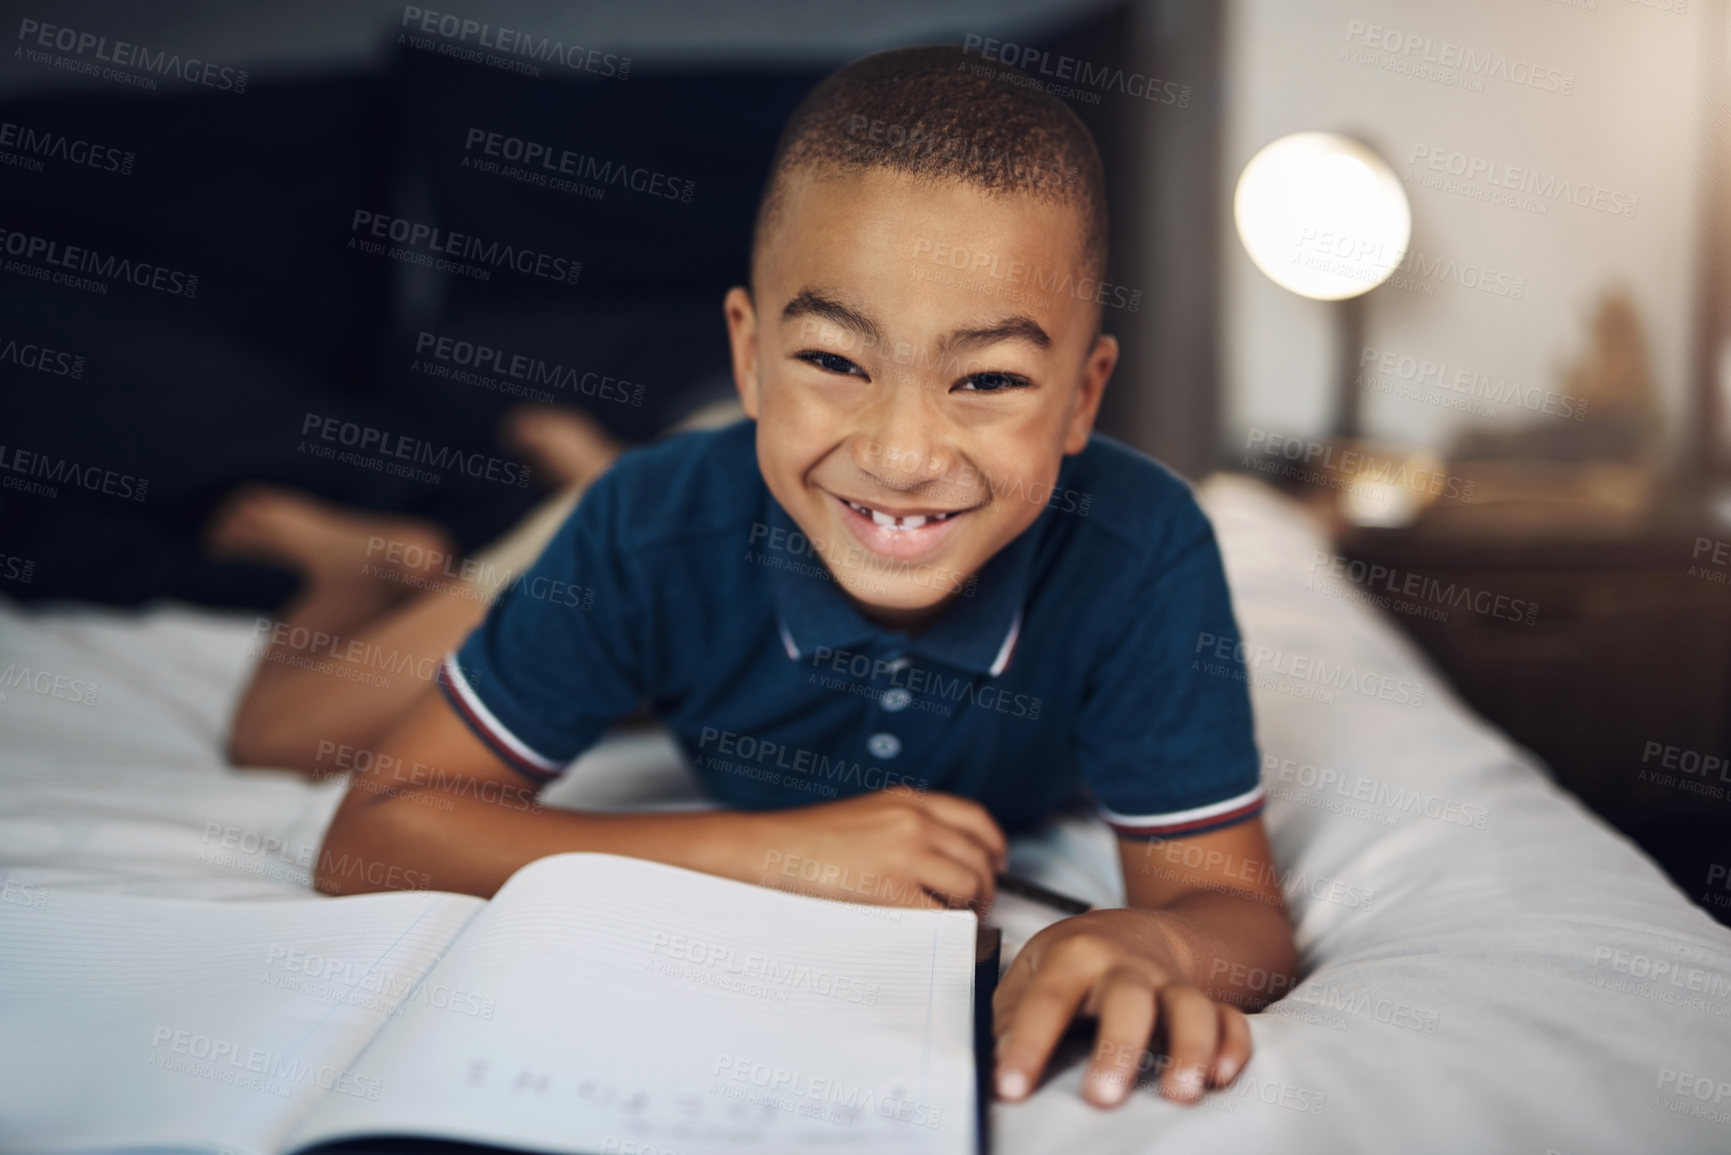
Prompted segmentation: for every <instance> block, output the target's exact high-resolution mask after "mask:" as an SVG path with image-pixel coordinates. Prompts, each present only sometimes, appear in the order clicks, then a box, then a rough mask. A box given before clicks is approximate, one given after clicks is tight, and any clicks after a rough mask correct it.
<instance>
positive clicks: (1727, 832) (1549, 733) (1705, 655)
mask: <svg viewBox="0 0 1731 1155" xmlns="http://www.w3.org/2000/svg"><path fill="white" fill-rule="evenodd" d="M1339 552H1340V553H1341V554H1342V555H1343V556H1345V557H1348V558H1351V559H1356V560H1361V561H1364V562H1367V563H1372V564H1376V565H1380V566H1383V567H1386V569H1387V570H1389V571H1392V572H1395V573H1398V574H1401V575H1407V574H1416V575H1420V576H1421V578H1423V579H1435V581H1436V583H1437V584H1436V585H1435V586H1427V585H1421V586H1419V587H1417V588H1420V589H1424V590H1428V591H1430V592H1429V596H1428V597H1425V596H1421V597H1413V598H1406V599H1403V600H1405V601H1407V602H1409V603H1411V604H1412V605H1414V606H1416V607H1420V608H1429V609H1442V610H1445V611H1446V617H1445V618H1444V619H1443V620H1437V615H1436V614H1434V613H1429V612H1421V611H1420V609H1408V610H1407V612H1397V613H1393V614H1391V616H1392V617H1393V618H1394V619H1395V620H1396V621H1397V622H1399V623H1400V624H1401V625H1402V626H1403V627H1404V628H1405V629H1406V630H1407V632H1408V633H1409V634H1410V635H1411V636H1412V637H1413V638H1414V639H1415V640H1416V641H1417V642H1418V644H1419V645H1420V646H1421V647H1422V648H1423V649H1424V650H1425V651H1427V652H1428V653H1429V655H1430V656H1431V657H1432V658H1433V659H1434V660H1435V662H1436V663H1437V665H1438V666H1440V667H1441V669H1442V671H1443V672H1444V673H1445V674H1446V675H1447V676H1448V678H1449V680H1450V681H1451V682H1452V683H1453V684H1454V686H1455V687H1456V688H1457V689H1458V691H1459V692H1460V694H1461V695H1462V696H1463V697H1464V698H1465V699H1466V700H1467V701H1468V702H1469V703H1471V704H1472V706H1473V707H1474V708H1475V709H1477V710H1478V711H1479V712H1480V713H1482V714H1483V715H1484V716H1485V717H1487V718H1489V719H1490V720H1491V721H1492V722H1493V723H1495V724H1496V725H1498V726H1500V727H1501V728H1502V729H1503V730H1505V731H1506V732H1507V733H1508V734H1509V735H1510V736H1512V737H1513V738H1514V739H1515V740H1516V741H1517V742H1519V743H1520V744H1521V745H1523V746H1525V747H1527V748H1528V749H1530V750H1532V751H1533V752H1534V753H1536V754H1537V755H1538V756H1539V757H1540V758H1542V759H1544V761H1545V762H1546V763H1547V764H1548V765H1549V766H1550V768H1551V770H1552V772H1553V774H1554V775H1555V777H1556V779H1557V781H1558V782H1559V783H1560V784H1561V785H1563V786H1564V787H1566V788H1567V789H1568V790H1570V791H1572V792H1573V793H1575V794H1576V795H1578V796H1579V797H1580V798H1581V800H1582V801H1583V802H1585V803H1586V804H1587V805H1588V806H1590V807H1591V808H1592V809H1593V810H1595V811H1597V812H1598V813H1599V814H1601V815H1602V816H1604V817H1605V818H1606V819H1608V820H1609V821H1610V822H1611V823H1612V824H1613V825H1615V826H1617V827H1618V828H1619V829H1621V830H1622V831H1623V832H1625V833H1626V834H1628V835H1630V836H1631V837H1632V838H1634V839H1635V840H1636V841H1637V842H1639V843H1640V844H1641V845H1642V846H1643V847H1644V848H1645V849H1646V850H1647V852H1648V853H1649V854H1651V855H1652V856H1653V857H1654V858H1655V859H1657V860H1658V861H1659V862H1660V864H1661V865H1662V866H1664V868H1665V869H1666V870H1667V871H1668V872H1669V873H1670V875H1671V877H1672V878H1673V879H1674V880H1675V881H1676V882H1677V884H1678V885H1679V886H1680V887H1681V888H1682V889H1683V890H1684V891H1686V892H1687V893H1689V894H1690V895H1691V896H1692V897H1693V898H1694V899H1695V901H1697V902H1698V903H1701V904H1702V905H1703V906H1705V907H1706V908H1707V909H1708V910H1710V911H1711V912H1712V913H1713V915H1714V916H1715V917H1716V918H1718V919H1719V920H1720V921H1722V922H1726V923H1731V888H1728V887H1727V886H1726V874H1727V868H1731V529H1715V528H1713V527H1712V526H1711V525H1710V524H1708V522H1707V521H1706V519H1705V518H1700V519H1695V518H1691V517H1687V516H1681V515H1679V516H1675V517H1672V518H1668V519H1665V524H1662V525H1654V526H1649V527H1646V528H1645V529H1644V530H1643V531H1641V532H1639V533H1638V534H1634V535H1628V536H1620V537H1616V536H1608V537H1604V538H1601V539H1598V540H1589V539H1585V538H1583V537H1579V536H1577V537H1574V538H1572V539H1564V538H1544V539H1528V540H1524V541H1520V540H1490V539H1487V538H1483V537H1481V538H1479V539H1477V540H1474V539H1472V538H1467V537H1463V536H1460V535H1458V534H1457V535H1454V536H1439V535H1434V534H1433V535H1426V534H1424V533H1422V532H1420V531H1417V530H1363V529H1351V528H1348V529H1344V530H1342V531H1341V533H1340V535H1339ZM1384 580H1385V581H1386V580H1387V579H1386V578H1385V579H1384ZM1399 580H1404V578H1402V579H1399ZM1461 587H1466V588H1469V589H1470V590H1471V591H1473V593H1472V595H1471V597H1470V598H1463V596H1462V595H1461V593H1460V589H1461ZM1451 588H1452V589H1453V591H1454V592H1453V593H1452V595H1446V596H1452V597H1453V598H1454V599H1455V604H1453V605H1450V604H1446V603H1445V602H1444V601H1443V600H1440V599H1443V598H1444V597H1445V595H1444V593H1443V591H1447V590H1450V589H1451ZM1480 591H1483V594H1484V595H1488V597H1486V596H1481V594H1480ZM1498 598H1501V599H1503V600H1502V601H1501V602H1498V601H1497V600H1496V599H1498ZM1515 602H1519V603H1522V605H1521V606H1520V612H1518V613H1511V612H1510V608H1511V604H1512V603H1515ZM1475 604H1476V608H1475ZM1530 605H1536V607H1537V611H1536V614H1532V615H1531V616H1532V621H1531V622H1530V623H1529V622H1528V621H1527V620H1526V619H1527V617H1528V616H1529V615H1528V612H1527V611H1528V607H1529V606H1530ZM1499 607H1500V610H1501V612H1500V613H1499V612H1498V611H1499ZM1715 866H1717V867H1718V868H1719V869H1718V870H1717V871H1715V870H1714V869H1713V868H1714V867H1715ZM1721 900H1723V901H1722V902H1721Z"/></svg>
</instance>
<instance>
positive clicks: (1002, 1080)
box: [998, 1071, 1028, 1099]
mask: <svg viewBox="0 0 1731 1155" xmlns="http://www.w3.org/2000/svg"><path fill="white" fill-rule="evenodd" d="M1027 1093H1028V1076H1026V1075H1024V1074H1022V1072H1020V1071H1000V1072H998V1095H999V1096H1000V1097H1001V1098H1005V1099H1020V1098H1021V1097H1022V1096H1024V1095H1026V1094H1027Z"/></svg>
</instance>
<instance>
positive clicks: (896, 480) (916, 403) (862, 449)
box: [853, 389, 950, 490]
mask: <svg viewBox="0 0 1731 1155" xmlns="http://www.w3.org/2000/svg"><path fill="white" fill-rule="evenodd" d="M888 392H889V393H891V394H892V396H890V397H886V398H885V399H884V400H882V401H881V402H879V404H877V405H875V406H873V407H872V410H871V411H870V412H869V413H868V414H867V415H866V418H867V419H866V421H865V422H864V423H863V424H862V427H861V429H860V432H859V434H858V435H857V436H856V437H855V438H854V441H853V461H854V464H855V465H856V466H858V467H859V469H860V470H861V471H862V472H864V473H866V474H869V475H870V476H871V477H872V478H873V479H874V480H876V481H877V482H878V483H880V484H881V485H883V486H884V487H886V488H888V489H898V490H906V489H913V488H916V487H918V486H921V485H925V484H927V483H929V482H933V481H937V480H939V479H940V478H942V477H944V475H945V474H947V473H948V472H949V468H950V453H949V451H948V449H947V448H946V446H947V437H946V435H945V432H944V428H943V418H942V416H941V415H939V414H937V413H935V412H933V411H932V407H931V406H930V405H928V404H927V403H926V401H925V399H924V398H923V397H922V396H920V393H921V391H920V390H917V389H894V390H889V391H888ZM894 394H900V395H901V396H893V395H894Z"/></svg>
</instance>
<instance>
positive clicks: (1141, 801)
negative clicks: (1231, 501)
mask: <svg viewBox="0 0 1731 1155" xmlns="http://www.w3.org/2000/svg"><path fill="white" fill-rule="evenodd" d="M755 434H756V426H755V424H754V423H752V422H750V421H742V422H740V423H738V424H736V425H732V426H730V427H728V428H725V429H720V430H714V431H709V432H701V433H692V434H687V435H684V436H680V437H675V438H672V439H669V440H667V441H664V442H661V443H659V444H656V445H654V446H650V447H647V448H644V449H639V450H636V451H633V452H630V453H627V454H625V455H624V456H623V457H622V458H620V459H619V461H618V462H617V463H616V464H615V465H614V466H613V467H612V468H611V469H609V470H608V471H607V472H606V473H605V474H603V475H602V476H601V477H600V478H599V479H598V480H597V481H596V482H595V483H594V484H593V485H592V486H591V487H590V489H589V490H588V491H587V492H586V493H585V494H584V496H583V499H582V501H581V502H580V503H579V504H578V507H577V509H576V511H575V512H574V513H573V514H572V515H571V517H570V518H569V519H568V520H567V521H566V522H565V524H564V525H563V526H562V527H561V528H560V529H559V531H558V533H557V534H556V535H555V536H554V537H553V539H552V541H551V542H550V543H549V544H548V546H547V549H546V550H545V552H543V554H542V555H541V557H540V559H539V560H538V561H537V562H536V563H535V564H534V565H533V566H532V567H531V568H530V569H529V570H528V571H526V572H525V573H524V574H523V575H521V576H520V577H518V578H517V579H516V580H515V581H514V582H513V583H512V584H511V585H510V586H509V587H508V588H507V589H506V590H505V591H504V593H503V594H502V596H501V597H500V599H499V601H498V602H497V603H496V604H495V605H494V607H493V608H492V610H491V612H490V613H489V614H488V615H487V618H486V620H485V622H483V623H482V624H481V625H480V626H479V627H477V628H476V629H475V631H474V632H473V633H472V634H470V636H469V637H468V639H467V640H466V641H464V642H463V644H462V645H461V646H460V647H458V649H457V650H455V651H453V653H452V654H451V655H450V656H449V657H448V658H447V659H446V661H445V664H444V667H443V673H442V677H441V685H442V686H443V687H444V690H445V693H446V694H447V696H448V698H449V700H450V701H451V703H452V704H453V706H454V707H455V708H456V709H457V711H458V712H459V713H460V714H461V715H462V717H463V718H464V719H465V720H466V721H467V722H468V724H469V725H470V726H471V727H472V728H473V729H474V731H475V732H476V733H477V734H478V735H479V736H480V737H481V739H482V740H483V741H485V742H486V743H487V744H488V746H490V747H491V748H492V749H493V750H494V751H496V752H497V753H498V754H499V755H500V756H501V757H502V758H504V759H505V760H506V761H508V762H509V763H510V764H511V765H512V766H514V767H516V768H517V769H518V770H519V771H520V772H522V773H523V774H525V775H527V776H528V777H530V778H531V779H535V780H537V781H546V780H548V779H551V778H553V777H556V776H557V775H559V774H560V773H561V772H563V770H564V769H565V768H566V767H567V766H568V765H569V764H570V763H571V762H572V761H573V760H574V759H576V757H577V756H578V755H579V754H581V753H582V752H583V750H584V749H585V748H587V747H588V746H589V745H590V744H591V743H593V742H594V741H595V740H596V739H597V738H598V737H599V736H600V735H601V733H602V731H603V730H605V729H606V728H607V726H608V725H609V724H610V723H612V722H614V721H616V720H618V719H620V718H622V717H624V716H626V715H627V714H629V713H631V712H632V711H633V710H634V709H635V708H636V707H637V706H638V705H639V704H640V703H643V702H645V701H647V703H648V704H649V705H650V707H651V708H652V709H653V711H654V713H655V714H656V716H657V717H658V718H659V719H660V720H661V721H662V722H663V723H664V724H665V725H666V726H667V727H668V728H669V729H671V730H672V732H673V733H674V734H675V735H676V736H677V738H678V740H679V742H680V743H681V744H682V745H683V747H684V749H685V751H686V753H687V754H688V755H689V756H690V758H691V760H692V763H693V765H694V766H695V767H696V769H697V772H698V774H699V775H700V776H701V778H702V780H703V782H704V784H705V785H706V786H707V788H708V789H709V791H710V792H711V793H713V795H714V796H715V797H716V798H717V799H718V800H719V801H720V802H722V803H723V804H725V805H728V806H731V807H735V808H739V809H748V810H758V809H768V808H774V807H785V806H799V805H810V804H813V803H819V802H825V801H831V800H834V799H837V798H845V797H848V796H850V795H855V794H860V793H863V792H865V791H869V790H876V789H882V788H884V787H887V786H894V785H897V784H906V785H909V786H911V787H913V788H915V789H923V790H938V791H945V792H948V793H953V794H959V795H963V796H965V797H968V798H973V799H975V800H977V801H978V802H980V803H981V804H982V805H984V806H985V807H986V808H987V809H988V810H989V811H990V812H991V814H992V815H993V817H994V818H996V819H997V820H998V822H999V823H1000V824H1001V825H1002V826H1003V827H1004V828H1005V829H1006V830H1009V831H1018V830H1026V829H1028V828H1030V827H1033V826H1035V825H1037V824H1038V823H1040V822H1041V821H1042V820H1044V819H1046V818H1048V817H1050V816H1051V815H1053V814H1054V812H1056V811H1058V810H1060V809H1063V808H1066V807H1069V806H1071V805H1074V804H1076V803H1078V802H1080V801H1083V800H1086V801H1088V802H1091V803H1092V805H1094V806H1095V807H1097V808H1098V809H1099V811H1100V813H1101V814H1102V815H1103V816H1104V817H1105V819H1106V820H1107V821H1108V822H1110V823H1111V824H1112V826H1113V827H1114V828H1116V829H1117V830H1118V831H1119V833H1121V834H1124V835H1128V836H1131V837H1172V836H1175V835H1183V834H1196V833H1201V832H1203V831H1206V830H1212V829H1216V828H1219V827H1223V826H1228V825H1231V824H1233V823H1235V822H1241V821H1244V820H1246V819H1248V818H1251V817H1253V816H1254V815H1256V814H1257V813H1258V812H1259V811H1260V809H1261V806H1262V790H1261V785H1260V774H1259V767H1258V760H1257V754H1256V747H1255V740H1254V736H1253V734H1252V731H1251V714H1250V701H1249V696H1248V690H1247V687H1246V683H1245V681H1244V678H1243V670H1242V665H1241V664H1234V663H1232V662H1230V661H1225V662H1223V661H1222V660H1221V659H1220V658H1219V656H1218V655H1219V654H1221V653H1236V652H1238V648H1237V646H1236V645H1235V644H1232V643H1236V641H1237V639H1238V629H1237V626H1236V624H1235V623H1234V620H1233V615H1232V606H1231V601H1230V599H1229V597H1228V594H1227V589H1226V579H1225V574H1224V572H1223V570H1222V568H1221V562H1220V553H1219V549H1218V547H1217V546H1216V544H1215V540H1214V534H1213V530H1212V527H1211V526H1210V525H1209V523H1208V521H1207V519H1206V518H1205V517H1204V516H1203V514H1202V511H1201V510H1200V508H1198V506H1197V504H1196V501H1195V499H1194V497H1193V496H1192V495H1191V492H1190V489H1189V487H1188V486H1187V485H1185V483H1184V482H1183V481H1182V480H1180V479H1179V478H1178V477H1176V476H1174V475H1173V474H1172V473H1170V472H1169V471H1167V470H1166V469H1165V468H1164V467H1163V466H1161V465H1159V464H1158V463H1156V462H1155V461H1153V460H1152V459H1150V458H1148V457H1146V456H1144V455H1142V454H1140V453H1138V452H1136V451H1135V450H1132V449H1130V448H1128V447H1127V446H1124V445H1122V444H1120V443H1118V442H1115V441H1113V440H1111V439H1109V438H1106V437H1102V436H1098V435H1096V436H1094V437H1093V438H1091V439H1090V441H1089V443H1088V445H1087V447H1086V448H1085V449H1083V451H1082V452H1081V453H1079V454H1076V455H1074V456H1072V457H1068V458H1066V459H1065V461H1064V463H1063V467H1062V469H1061V472H1060V474H1059V478H1058V483H1057V486H1056V488H1054V490H1053V491H1052V492H1051V494H1050V495H1047V494H1045V493H1043V492H1042V493H1023V494H1020V495H1015V494H1012V495H1010V496H1009V499H1010V500H1036V501H1041V502H1042V504H1043V505H1044V508H1043V509H1042V510H1041V512H1040V515H1039V517H1038V518H1037V519H1036V520H1035V522H1034V524H1033V525H1031V526H1030V527H1029V528H1028V529H1027V530H1025V531H1024V532H1023V533H1022V534H1021V535H1020V536H1019V537H1017V538H1016V539H1015V540H1014V541H1013V542H1011V543H1010V544H1009V545H1008V546H1006V547H1005V548H1004V549H1003V550H1001V551H999V553H998V554H996V555H995V556H994V557H993V558H992V559H991V560H990V561H989V562H988V563H987V564H986V566H985V567H984V568H983V569H982V570H981V572H979V573H978V574H974V575H957V574H948V573H943V572H927V573H920V572H916V574H915V578H916V580H926V581H931V582H933V583H937V584H941V585H942V588H944V589H946V590H954V591H956V592H957V593H958V595H959V596H957V597H956V598H955V599H954V600H953V602H952V603H951V605H950V607H949V608H948V609H946V610H945V612H944V614H943V615H942V616H941V617H940V618H938V619H937V620H936V621H935V622H934V623H933V624H931V625H930V626H928V627H927V628H926V629H925V630H923V631H922V632H921V633H919V634H917V635H914V636H910V635H908V634H906V633H903V632H901V631H898V630H895V629H891V628H887V627H885V626H882V625H879V624H877V623H875V622H873V621H871V620H869V619H868V618H866V617H864V616H863V615H861V614H860V613H859V612H858V611H857V610H856V609H854V607H853V605H852V604H851V603H850V602H848V600H847V599H846V598H845V597H844V596H843V594H842V592H841V590H840V589H839V588H838V587H837V586H836V584H835V582H834V581H833V579H832V577H831V575H830V572H829V570H828V569H827V568H826V566H825V564H824V562H823V558H822V556H821V554H820V553H819V551H818V550H817V549H816V548H814V547H813V546H812V543H810V542H809V541H808V540H807V539H806V538H805V537H804V535H803V534H801V533H800V532H799V530H798V528H797V526H796V525H795V523H794V522H793V520H792V519H791V518H789V517H788V515H787V513H786V512H785V511H784V510H783V509H782V508H781V506H780V504H779V503H778V502H777V501H776V500H775V498H774V497H772V496H771V495H770V492H769V489H768V487H767V486H765V484H764V482H763V477H762V475H761V474H760V473H759V471H758V466H757V453H756V447H755ZM881 564H886V565H889V564H902V563H892V562H888V561H884V562H882V563H881ZM1223 640H1224V641H1225V643H1226V644H1222V642H1223Z"/></svg>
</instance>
